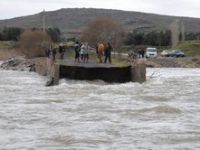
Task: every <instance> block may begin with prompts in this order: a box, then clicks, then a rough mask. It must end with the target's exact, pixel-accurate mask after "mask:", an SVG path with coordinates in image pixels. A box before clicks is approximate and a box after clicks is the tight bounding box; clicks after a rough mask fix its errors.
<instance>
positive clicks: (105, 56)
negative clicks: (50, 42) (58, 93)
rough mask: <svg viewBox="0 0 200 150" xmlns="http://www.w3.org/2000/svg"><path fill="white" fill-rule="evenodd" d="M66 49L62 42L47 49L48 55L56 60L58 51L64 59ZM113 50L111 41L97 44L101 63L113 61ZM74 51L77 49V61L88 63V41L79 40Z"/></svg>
mask: <svg viewBox="0 0 200 150" xmlns="http://www.w3.org/2000/svg"><path fill="white" fill-rule="evenodd" d="M65 49H66V48H65V46H64V45H63V44H62V43H61V44H60V45H59V46H58V47H57V48H53V47H52V46H50V48H49V49H47V50H46V56H47V57H49V58H51V60H53V61H54V60H55V59H56V55H57V53H59V55H58V56H59V58H60V59H64V55H65ZM112 50H113V47H112V45H111V44H110V42H108V43H107V44H104V43H102V42H99V43H98V44H97V46H96V54H97V58H98V61H99V63H107V61H109V63H111V62H112V60H111V52H112ZM74 51H75V59H74V61H75V62H84V63H88V61H89V46H88V43H86V42H83V43H79V42H78V41H77V42H76V43H75V45H74Z"/></svg>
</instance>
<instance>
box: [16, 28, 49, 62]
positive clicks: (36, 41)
mask: <svg viewBox="0 0 200 150" xmlns="http://www.w3.org/2000/svg"><path fill="white" fill-rule="evenodd" d="M50 44H51V38H50V37H49V35H48V34H47V33H46V32H43V31H41V30H27V31H25V32H23V33H22V34H21V35H20V37H19V46H20V50H21V51H22V53H23V54H24V55H25V56H26V57H28V58H33V57H43V56H45V49H44V48H45V47H49V46H50Z"/></svg>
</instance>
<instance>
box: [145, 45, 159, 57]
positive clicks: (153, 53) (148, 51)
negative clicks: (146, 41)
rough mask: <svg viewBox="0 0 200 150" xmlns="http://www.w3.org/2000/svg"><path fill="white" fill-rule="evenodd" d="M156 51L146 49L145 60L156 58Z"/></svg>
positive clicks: (149, 48) (154, 49) (150, 48)
mask: <svg viewBox="0 0 200 150" xmlns="http://www.w3.org/2000/svg"><path fill="white" fill-rule="evenodd" d="M157 55H158V54H157V49H156V48H152V47H148V48H147V49H146V57H147V58H154V57H157Z"/></svg>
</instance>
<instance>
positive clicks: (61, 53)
mask: <svg viewBox="0 0 200 150" xmlns="http://www.w3.org/2000/svg"><path fill="white" fill-rule="evenodd" d="M58 48H59V53H60V59H63V58H64V54H65V47H64V45H63V44H62V43H61V44H60V45H59V47H58Z"/></svg>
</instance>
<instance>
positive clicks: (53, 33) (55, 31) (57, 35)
mask: <svg viewBox="0 0 200 150" xmlns="http://www.w3.org/2000/svg"><path fill="white" fill-rule="evenodd" d="M46 31H47V33H48V35H49V36H50V37H51V39H52V41H53V42H59V41H60V39H61V32H60V29H59V28H48V29H47V30H46Z"/></svg>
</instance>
